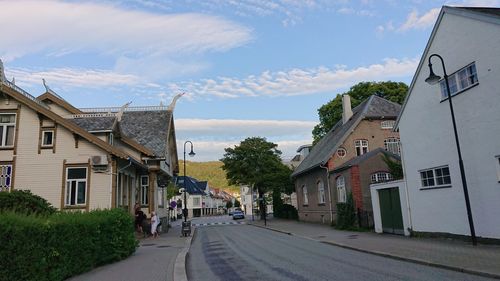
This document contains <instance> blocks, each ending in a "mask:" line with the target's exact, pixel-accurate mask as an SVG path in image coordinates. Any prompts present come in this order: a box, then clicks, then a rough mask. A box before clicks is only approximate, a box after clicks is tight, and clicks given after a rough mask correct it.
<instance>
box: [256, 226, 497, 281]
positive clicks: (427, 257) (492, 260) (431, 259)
mask: <svg viewBox="0 0 500 281" xmlns="http://www.w3.org/2000/svg"><path fill="white" fill-rule="evenodd" d="M249 224H252V225H255V226H258V227H264V222H263V221H261V220H255V221H253V222H252V221H250V222H249ZM266 228H267V229H270V230H274V231H278V232H281V233H286V234H289V235H295V236H300V237H303V238H307V239H312V240H315V241H319V242H322V243H327V244H332V245H336V246H340V247H344V248H349V249H353V250H357V251H362V252H367V253H372V254H376V255H381V256H387V257H391V258H396V259H401V260H407V261H411V262H417V263H421V264H426V265H431V266H437V267H441V268H447V269H451V270H456V271H461V272H467V273H471V274H477V275H482V276H487V277H493V278H497V279H500V246H498V245H478V246H476V247H474V246H472V244H470V243H467V242H463V241H455V240H449V239H440V238H409V237H405V236H398V235H390V234H377V233H373V232H353V231H340V230H335V229H334V228H332V227H330V226H327V225H321V224H313V223H305V222H298V221H290V220H282V219H273V218H271V219H268V221H267V227H266Z"/></svg>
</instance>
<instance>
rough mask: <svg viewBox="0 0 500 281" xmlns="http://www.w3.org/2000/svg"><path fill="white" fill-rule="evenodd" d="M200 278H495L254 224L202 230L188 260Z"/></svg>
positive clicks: (191, 273)
mask: <svg viewBox="0 0 500 281" xmlns="http://www.w3.org/2000/svg"><path fill="white" fill-rule="evenodd" d="M187 273H188V279H189V280H192V281H196V280H204V281H207V280H214V281H215V280H298V281H300V280H384V281H385V280H419V281H421V280H440V281H441V280H454V281H455V280H474V281H480V280H492V279H488V278H483V277H480V276H475V275H469V274H465V273H460V272H455V271H450V270H445V269H439V268H435V267H429V266H425V265H419V264H413V263H409V262H404V261H399V260H394V259H390V258H385V257H380V256H376V255H370V254H366V253H361V252H357V251H352V250H348V249H344V248H340V247H336V246H332V245H329V244H324V243H320V242H317V241H313V240H308V239H303V238H300V237H295V236H289V235H286V234H281V233H278V232H274V231H270V230H266V229H262V228H258V227H254V226H250V225H227V226H205V227H198V229H197V230H196V235H195V237H194V240H193V243H192V246H191V249H190V251H189V254H188V259H187Z"/></svg>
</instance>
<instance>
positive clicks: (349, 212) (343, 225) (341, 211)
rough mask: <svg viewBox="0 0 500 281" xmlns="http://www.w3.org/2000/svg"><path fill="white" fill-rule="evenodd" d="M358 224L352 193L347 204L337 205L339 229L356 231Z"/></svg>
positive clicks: (337, 225)
mask: <svg viewBox="0 0 500 281" xmlns="http://www.w3.org/2000/svg"><path fill="white" fill-rule="evenodd" d="M355 223H356V212H355V210H354V202H353V199H352V193H349V194H348V195H347V200H346V202H345V203H337V223H336V225H335V228H337V229H354V228H355V225H354V224H355Z"/></svg>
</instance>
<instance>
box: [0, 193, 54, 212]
mask: <svg viewBox="0 0 500 281" xmlns="http://www.w3.org/2000/svg"><path fill="white" fill-rule="evenodd" d="M5 211H11V212H16V213H24V214H37V215H51V214H53V213H55V212H56V209H55V208H54V207H52V206H51V205H50V203H49V202H47V200H45V199H44V198H42V197H40V196H38V195H35V194H32V193H31V192H30V191H29V190H13V191H11V192H0V212H5Z"/></svg>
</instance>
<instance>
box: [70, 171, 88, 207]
mask: <svg viewBox="0 0 500 281" xmlns="http://www.w3.org/2000/svg"><path fill="white" fill-rule="evenodd" d="M71 169H85V178H84V179H83V178H75V179H69V178H68V177H69V170H71ZM89 178H90V177H89V167H88V166H84V165H81V166H80V165H78V166H67V167H65V184H64V188H65V190H64V207H65V208H84V207H86V206H87V204H88V196H89V184H88V183H89V181H90V179H89ZM73 182H74V183H75V190H74V192H76V194H75V195H74V196H75V198H74V202H75V203H74V204H72V203H71V201H72V197H73V196H72V191H73V187H72V183H73ZM80 183H84V184H85V185H84V192H85V194H84V198H83V199H84V201H83V203H78V199H79V198H78V195H79V194H78V193H79V189H80V186H79V184H80ZM70 186H71V188H70Z"/></svg>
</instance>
